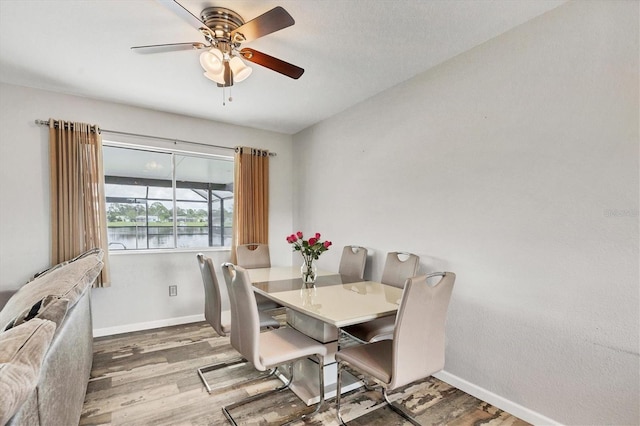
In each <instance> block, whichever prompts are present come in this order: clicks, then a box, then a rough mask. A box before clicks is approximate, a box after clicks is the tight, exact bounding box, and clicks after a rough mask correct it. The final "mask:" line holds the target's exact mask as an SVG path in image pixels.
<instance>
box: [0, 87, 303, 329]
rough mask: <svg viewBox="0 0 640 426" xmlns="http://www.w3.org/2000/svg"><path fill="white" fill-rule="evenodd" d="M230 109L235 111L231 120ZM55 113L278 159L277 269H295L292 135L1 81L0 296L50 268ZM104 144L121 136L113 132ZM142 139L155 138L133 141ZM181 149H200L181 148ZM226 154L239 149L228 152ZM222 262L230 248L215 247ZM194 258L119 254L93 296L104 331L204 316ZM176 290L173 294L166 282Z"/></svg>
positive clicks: (274, 177) (274, 182)
mask: <svg viewBox="0 0 640 426" xmlns="http://www.w3.org/2000/svg"><path fill="white" fill-rule="evenodd" d="M233 113H234V111H233V106H232V105H230V106H229V114H233ZM49 117H53V118H57V119H64V120H71V121H81V122H88V123H95V124H98V125H99V126H101V127H102V128H104V129H110V130H117V131H124V132H132V133H141V134H146V135H153V136H163V137H170V138H176V139H181V140H188V141H193V142H199V143H208V144H215V145H222V146H230V147H233V146H236V145H246V146H255V147H260V148H266V149H269V150H271V151H275V152H276V153H277V156H276V157H272V158H271V167H270V194H271V197H270V209H269V214H270V217H271V221H270V225H269V233H270V243H271V244H272V245H274V246H277V245H278V243H281V244H280V245H281V247H282V250H273V253H272V262H273V263H274V264H282V265H288V264H290V263H291V256H290V253H289V247H287V244H286V242H285V241H284V239H283V238H280V236H281V235H286V234H288V233H290V232H291V223H292V184H291V179H290V177H291V174H292V148H291V140H292V138H291V136H289V135H283V134H278V133H274V132H267V131H260V130H255V129H250V128H245V127H239V126H233V125H227V124H222V123H217V122H212V121H207V120H201V119H196V118H189V117H184V116H178V115H174V114H167V113H162V112H157V111H152V110H146V109H141V108H135V107H131V106H125V105H120V104H115V103H109V102H101V101H97V100H91V99H86V98H80V97H75V96H68V95H61V94H55V93H51V92H46V91H42V90H36V89H28V88H23V87H18V86H12V85H6V84H2V85H0V200H2V201H1V203H2V208H0V215H1V216H0V290H7V289H16V288H18V287H19V286H20V285H22V284H23V283H24V282H25V281H26V280H27V279H28V277H29V276H31V275H32V274H34V273H35V272H37V271H39V270H41V269H44V268H46V267H48V266H49V264H50V241H51V239H50V218H49V215H50V209H49V165H48V155H49V148H48V129H47V128H46V127H40V126H36V125H35V124H34V120H35V119H48V118H49ZM103 138H104V139H110V140H115V139H117V138H116V137H113V136H112V135H108V134H105V135H103ZM129 141H135V142H137V143H146V144H148V143H149V142H148V141H146V140H143V139H139V138H138V139H137V140H136V138H129ZM177 148H180V149H187V150H193V149H201V148H194V146H192V145H178V146H177ZM222 153H223V154H226V155H231V154H233V151H224V152H222ZM207 253H208V254H209V255H210V256H212V257H213V258H214V261H215V262H216V263H217V264H219V263H221V262H224V261H228V260H229V252H228V251H226V250H220V251H215V250H211V251H207ZM195 254H196V252H182V253H177V252H168V253H143V254H122V253H118V254H113V255H112V256H111V273H112V285H111V287H109V288H104V289H94V290H93V294H92V296H93V321H94V324H93V325H94V329H95V330H96V331H97V334H105V333H115V332H122V331H128V330H131V329H136V328H140V327H153V326H161V325H166V324H168V323H173V322H180V321H183V320H184V321H187V320H192V319H194V318H198V317H203V302H202V300H203V298H204V291H203V289H202V279H201V277H200V275H199V270H198V267H197V263H196V258H195ZM170 284H177V285H178V296H177V297H171V298H170V297H169V291H168V286H169V285H170Z"/></svg>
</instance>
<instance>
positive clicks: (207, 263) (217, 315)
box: [196, 253, 229, 336]
mask: <svg viewBox="0 0 640 426" xmlns="http://www.w3.org/2000/svg"><path fill="white" fill-rule="evenodd" d="M196 257H197V258H198V266H199V267H200V274H201V275H202V284H204V318H205V320H206V321H207V322H208V323H209V324H210V325H211V327H213V329H214V330H215V331H216V333H218V334H219V335H220V336H226V335H227V332H228V330H229V324H223V322H222V311H223V310H228V309H229V302H228V301H227V300H223V299H226V296H227V292H226V291H225V292H222V291H221V288H220V285H219V284H218V277H216V271H215V268H214V267H213V262H212V261H211V259H210V258H208V257H206V256H205V255H203V254H202V253H198V254H197V255H196ZM225 330H226V332H225Z"/></svg>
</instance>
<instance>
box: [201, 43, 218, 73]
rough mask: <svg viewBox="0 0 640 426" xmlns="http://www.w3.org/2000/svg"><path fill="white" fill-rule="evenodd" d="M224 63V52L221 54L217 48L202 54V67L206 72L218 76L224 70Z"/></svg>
mask: <svg viewBox="0 0 640 426" xmlns="http://www.w3.org/2000/svg"><path fill="white" fill-rule="evenodd" d="M222 61H223V57H222V52H220V51H219V50H218V49H216V48H215V47H214V48H213V49H211V50H208V51H206V52H202V53H201V54H200V65H201V66H202V68H203V69H204V70H205V71H207V72H210V73H212V74H218V73H221V72H222V71H223V70H224V66H223V65H222Z"/></svg>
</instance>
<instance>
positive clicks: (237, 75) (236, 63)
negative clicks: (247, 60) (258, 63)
mask: <svg viewBox="0 0 640 426" xmlns="http://www.w3.org/2000/svg"><path fill="white" fill-rule="evenodd" d="M229 66H230V67H231V71H233V80H234V81H236V82H238V83H239V82H241V81H243V80H245V79H246V78H247V77H249V76H250V75H251V73H252V72H253V69H251V68H250V67H248V66H246V65H245V64H244V62H242V59H240V58H239V57H237V56H234V57H233V58H231V60H230V61H229Z"/></svg>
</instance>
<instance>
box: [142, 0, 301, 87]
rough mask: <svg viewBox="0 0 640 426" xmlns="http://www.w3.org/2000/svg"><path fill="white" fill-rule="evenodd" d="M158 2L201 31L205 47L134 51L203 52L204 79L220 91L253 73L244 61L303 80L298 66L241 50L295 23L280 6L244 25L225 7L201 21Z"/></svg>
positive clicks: (172, 3) (167, 1)
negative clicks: (246, 44) (246, 45)
mask: <svg viewBox="0 0 640 426" xmlns="http://www.w3.org/2000/svg"><path fill="white" fill-rule="evenodd" d="M157 1H158V2H159V3H161V4H163V5H164V6H166V7H167V8H168V9H169V10H171V11H172V12H174V13H175V14H176V15H178V16H180V17H181V18H182V19H184V20H185V21H187V22H188V23H189V24H191V25H192V26H194V27H196V28H198V30H199V31H200V32H201V33H202V35H203V36H204V38H205V40H206V43H201V42H190V43H169V44H154V45H147V46H134V47H132V48H131V49H133V50H134V51H136V52H138V53H162V52H171V51H179V50H191V49H195V50H204V51H203V52H202V53H201V54H200V65H201V66H202V68H203V69H204V70H205V73H204V75H205V77H207V78H208V79H210V80H212V81H214V82H216V83H217V85H218V87H230V86H233V83H234V82H237V83H239V82H241V81H243V80H244V79H246V78H247V77H248V76H249V75H250V74H251V72H252V69H251V68H250V67H248V66H246V65H245V63H244V62H243V61H242V59H245V60H247V61H249V62H252V63H254V64H258V65H261V66H263V67H265V68H269V69H271V70H273V71H275V72H278V73H280V74H283V75H286V76H287V77H291V78H293V79H298V78H300V76H301V75H302V74H303V73H304V69H302V68H300V67H298V66H296V65H293V64H290V63H288V62H285V61H283V60H281V59H278V58H274V57H273V56H269V55H267V54H265V53H262V52H258V51H257V50H254V49H250V48H246V47H242V46H241V45H242V43H244V42H250V41H252V40H255V39H257V38H260V37H263V36H265V35H268V34H271V33H273V32H276V31H279V30H281V29H283V28H287V27H289V26H291V25H293V24H294V23H295V21H294V20H293V18H292V17H291V15H289V13H288V12H287V11H286V10H284V9H283V8H282V7H280V6H278V7H275V8H273V9H271V10H269V11H267V12H265V13H263V14H262V15H260V16H258V17H256V18H254V19H252V20H250V21H248V22H245V21H244V20H243V19H242V17H241V16H240V15H239V14H238V13H236V12H234V11H233V10H231V9H227V8H224V7H207V8H205V9H204V10H203V11H202V12H201V13H200V18H198V17H197V16H195V15H193V14H192V13H191V12H189V10H187V9H186V8H185V7H184V6H182V5H181V4H180V3H178V2H177V1H176V0H157ZM241 58H242V59H241Z"/></svg>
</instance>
